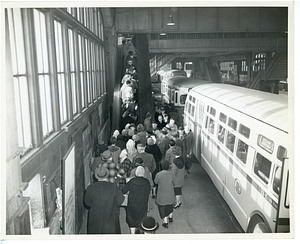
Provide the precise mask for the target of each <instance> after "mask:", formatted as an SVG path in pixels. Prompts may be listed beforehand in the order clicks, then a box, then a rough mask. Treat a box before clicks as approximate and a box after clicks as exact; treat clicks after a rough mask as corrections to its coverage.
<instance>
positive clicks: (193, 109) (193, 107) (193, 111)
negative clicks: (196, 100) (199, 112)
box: [192, 106, 195, 116]
mask: <svg viewBox="0 0 300 244" xmlns="http://www.w3.org/2000/svg"><path fill="white" fill-rule="evenodd" d="M194 114H195V106H192V116H194Z"/></svg>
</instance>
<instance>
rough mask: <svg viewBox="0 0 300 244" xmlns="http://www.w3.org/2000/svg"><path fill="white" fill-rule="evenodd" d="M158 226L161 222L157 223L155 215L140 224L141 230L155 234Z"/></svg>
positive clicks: (144, 232)
mask: <svg viewBox="0 0 300 244" xmlns="http://www.w3.org/2000/svg"><path fill="white" fill-rule="evenodd" d="M158 228H159V224H158V223H157V221H156V220H155V219H154V218H153V217H151V216H148V217H146V218H144V219H143V221H142V223H141V225H140V232H142V233H143V234H155V232H156V231H157V230H158Z"/></svg>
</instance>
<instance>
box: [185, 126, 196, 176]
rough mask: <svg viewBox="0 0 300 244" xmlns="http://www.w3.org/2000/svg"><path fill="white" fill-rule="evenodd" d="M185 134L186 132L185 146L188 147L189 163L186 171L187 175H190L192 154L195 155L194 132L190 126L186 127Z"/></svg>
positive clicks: (187, 158)
mask: <svg viewBox="0 0 300 244" xmlns="http://www.w3.org/2000/svg"><path fill="white" fill-rule="evenodd" d="M184 132H185V145H186V161H187V162H188V163H186V166H187V167H186V170H187V173H188V174H189V173H190V171H189V170H190V169H191V167H192V163H191V158H192V154H193V147H194V135H193V132H192V130H191V128H190V127H189V126H187V125H186V126H185V127H184Z"/></svg>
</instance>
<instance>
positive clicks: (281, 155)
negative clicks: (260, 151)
mask: <svg viewBox="0 0 300 244" xmlns="http://www.w3.org/2000/svg"><path fill="white" fill-rule="evenodd" d="M286 156H287V151H286V149H285V148H284V147H283V146H279V147H278V150H277V158H278V159H279V160H280V161H282V162H284V159H286Z"/></svg>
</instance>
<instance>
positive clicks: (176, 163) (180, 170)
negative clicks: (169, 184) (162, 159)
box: [171, 147, 185, 209]
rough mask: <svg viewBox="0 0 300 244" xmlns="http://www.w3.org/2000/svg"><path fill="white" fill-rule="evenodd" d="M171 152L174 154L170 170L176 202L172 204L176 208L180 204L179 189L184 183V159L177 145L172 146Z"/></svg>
mask: <svg viewBox="0 0 300 244" xmlns="http://www.w3.org/2000/svg"><path fill="white" fill-rule="evenodd" d="M173 153H174V155H175V158H174V160H173V161H172V163H171V172H172V176H173V180H174V193H175V197H176V204H175V205H174V209H176V208H179V207H180V206H181V195H182V190H181V189H182V187H183V184H184V173H185V168H184V166H185V165H184V160H183V158H182V157H181V149H180V148H179V147H177V148H174V149H173Z"/></svg>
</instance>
